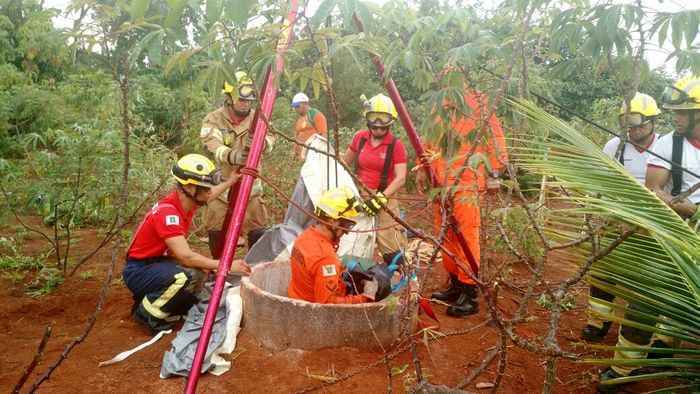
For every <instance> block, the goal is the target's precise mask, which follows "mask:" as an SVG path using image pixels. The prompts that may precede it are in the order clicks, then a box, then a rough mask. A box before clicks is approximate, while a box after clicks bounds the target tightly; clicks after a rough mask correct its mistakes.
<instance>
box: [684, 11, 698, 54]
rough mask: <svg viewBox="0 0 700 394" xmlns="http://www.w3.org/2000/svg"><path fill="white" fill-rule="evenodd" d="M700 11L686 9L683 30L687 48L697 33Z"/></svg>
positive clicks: (691, 44) (690, 45)
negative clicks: (686, 21) (685, 21)
mask: <svg viewBox="0 0 700 394" xmlns="http://www.w3.org/2000/svg"><path fill="white" fill-rule="evenodd" d="M699 15H700V11H688V25H687V26H686V31H685V42H686V44H687V45H688V48H691V47H692V46H693V42H694V41H695V37H697V35H698V25H699V24H700V17H699Z"/></svg>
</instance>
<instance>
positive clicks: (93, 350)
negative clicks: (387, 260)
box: [0, 227, 617, 394]
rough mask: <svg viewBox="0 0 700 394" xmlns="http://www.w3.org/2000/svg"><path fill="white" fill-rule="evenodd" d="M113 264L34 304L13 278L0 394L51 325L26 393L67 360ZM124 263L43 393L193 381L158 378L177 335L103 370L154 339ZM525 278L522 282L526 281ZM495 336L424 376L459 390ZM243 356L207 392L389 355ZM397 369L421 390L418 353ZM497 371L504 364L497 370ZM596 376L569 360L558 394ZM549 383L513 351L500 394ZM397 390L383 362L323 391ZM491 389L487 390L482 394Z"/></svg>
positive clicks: (555, 272)
mask: <svg viewBox="0 0 700 394" xmlns="http://www.w3.org/2000/svg"><path fill="white" fill-rule="evenodd" d="M10 231H12V230H11V229H10V228H8V227H5V228H3V229H0V232H1V233H5V234H7V233H9V232H10ZM80 235H81V237H82V238H81V240H80V244H79V245H78V246H77V247H76V255H77V256H79V255H81V254H82V253H84V252H85V251H87V250H89V249H90V246H91V245H95V244H96V243H97V237H96V235H95V234H94V232H93V231H82V232H81V233H80ZM27 247H28V248H29V249H30V250H29V253H31V250H32V249H33V250H34V251H35V252H36V251H37V250H41V249H39V248H44V246H43V245H42V244H41V241H39V240H30V241H27ZM109 261H110V248H105V250H103V251H102V252H101V253H100V254H99V255H98V256H97V257H96V258H94V259H93V260H92V261H91V262H90V263H89V264H87V265H86V267H85V269H86V270H87V269H89V270H91V271H93V272H94V273H95V275H94V276H93V278H91V279H81V278H80V277H79V275H75V276H74V277H73V278H70V279H68V280H67V281H66V282H65V283H64V284H63V285H61V287H60V288H59V289H58V290H57V291H55V292H54V293H52V294H50V295H47V296H44V297H43V298H39V299H33V298H30V297H28V296H26V295H24V293H23V291H22V290H21V288H18V286H21V285H17V284H13V283H11V282H10V281H9V280H8V279H4V278H3V279H0V285H1V286H0V297H2V299H3V303H2V304H1V305H0V316H2V317H3V318H2V319H0V365H2V367H3V368H1V369H0V391H2V392H9V391H11V390H12V388H13V387H14V385H15V384H16V382H17V380H18V379H19V377H20V375H21V374H22V371H23V370H24V368H25V367H26V366H27V365H28V363H29V362H30V360H31V359H32V357H33V356H34V353H35V351H36V348H37V345H38V343H39V340H40V338H41V336H42V334H43V331H44V328H45V327H46V326H47V325H49V324H50V325H52V327H53V335H52V337H51V339H50V341H49V343H48V346H47V347H46V352H45V354H44V357H43V359H42V361H41V363H40V365H39V366H38V367H37V368H36V370H35V372H34V373H33V375H32V376H31V377H30V379H29V382H28V383H27V385H25V387H24V390H25V391H26V389H27V388H28V387H29V385H30V384H31V383H32V382H33V381H34V380H35V379H36V378H37V377H38V376H39V375H40V374H41V373H43V372H44V371H45V370H46V368H47V367H48V365H50V364H51V363H53V362H54V360H56V359H57V357H59V355H60V353H61V352H62V351H63V349H64V347H65V346H66V344H67V343H69V342H70V341H72V340H73V339H74V338H75V337H77V336H79V335H80V334H81V333H82V332H83V330H84V327H85V324H86V321H87V320H88V318H89V317H90V316H91V315H92V313H93V311H94V309H95V305H96V302H97V297H98V294H99V291H100V285H101V282H102V280H103V279H102V278H104V275H105V273H106V268H107V267H108V265H109ZM122 267H123V262H121V259H120V261H119V262H118V264H117V268H116V272H115V279H114V280H113V281H112V283H111V284H110V289H109V294H108V298H107V302H106V305H105V307H104V310H103V311H102V312H101V313H100V315H99V318H98V319H97V322H96V324H95V326H94V328H93V330H92V332H91V333H90V335H89V336H88V337H87V339H86V340H85V342H84V343H82V344H80V345H78V346H77V347H76V348H75V349H74V350H73V352H72V353H71V354H70V355H69V357H68V359H66V360H65V361H64V362H63V364H62V365H61V366H60V367H59V368H58V369H57V370H56V371H55V372H54V374H53V375H52V376H51V378H50V379H49V380H48V381H46V382H45V383H44V384H43V385H42V386H41V387H40V390H39V391H40V392H46V393H54V392H56V393H58V392H61V393H62V392H91V393H94V392H103V393H104V392H132V393H141V392H149V393H173V392H181V391H182V390H183V388H184V383H185V380H184V379H180V378H174V379H167V380H162V379H160V378H159V377H158V374H159V370H160V363H161V359H162V356H163V352H164V351H166V350H167V349H168V348H169V346H170V340H171V339H172V338H174V334H171V335H170V336H166V337H165V338H164V339H162V340H161V341H160V342H158V343H157V344H155V345H154V346H151V347H150V348H148V349H146V350H145V351H142V352H140V353H137V354H136V355H134V356H132V357H131V358H129V359H127V360H126V361H124V362H122V363H120V364H116V365H113V366H108V367H104V368H99V367H98V366H97V365H98V363H99V362H100V361H104V360H108V359H110V358H112V357H113V356H114V355H115V354H117V353H119V352H121V351H124V350H126V349H129V348H132V347H133V346H136V345H137V344H140V343H142V342H144V341H146V340H147V339H148V338H149V336H148V334H147V333H146V332H145V331H144V330H143V329H142V328H141V327H140V326H138V325H137V324H136V323H135V322H134V321H132V320H131V318H130V316H129V309H130V307H131V296H130V293H129V291H128V290H127V289H126V288H125V287H124V285H123V284H122V283H121V279H120V272H121V269H122ZM572 270H573V267H568V266H557V267H553V268H551V269H549V270H548V271H547V274H546V280H547V281H549V282H556V281H558V280H561V279H562V278H566V277H568V276H570V275H571V273H572ZM434 272H435V277H434V278H432V279H431V280H430V281H429V283H428V286H427V288H426V289H425V293H426V294H429V292H430V291H431V290H434V289H436V288H438V287H440V283H442V282H443V281H444V279H445V273H444V271H443V270H442V268H437V269H435V270H434ZM525 273H526V269H525V268H524V267H515V269H514V272H513V274H512V276H511V277H512V278H515V279H513V282H514V283H513V284H514V285H516V286H523V285H524V280H525V279H524V278H527V277H529V275H525ZM518 278H523V279H521V280H519V279H518ZM585 295H586V291H585V288H584V287H583V285H581V287H579V288H578V289H577V296H576V300H577V307H576V308H575V309H574V310H572V311H569V312H566V313H565V314H564V315H563V317H562V329H561V330H560V336H559V340H560V343H561V344H562V345H563V347H564V348H566V349H568V350H578V351H581V349H580V348H579V349H574V348H573V346H572V343H573V342H576V341H577V338H578V333H579V332H580V330H581V328H582V326H583V325H584V323H585V311H584V308H583V305H584V304H585ZM517 298H518V297H517V294H516V293H515V292H514V290H510V289H508V288H503V289H502V290H501V292H500V296H499V303H500V305H501V306H502V308H503V309H504V310H511V311H512V310H513V309H514V307H515V302H514V300H515V299H517ZM434 308H435V310H436V312H437V314H438V317H439V318H440V322H441V325H440V328H439V330H440V331H443V332H451V331H455V330H459V329H463V328H468V327H470V326H473V325H476V324H478V323H480V322H482V321H483V320H484V319H485V318H486V316H487V313H486V310H485V307H484V306H483V305H482V310H481V312H480V313H479V314H478V315H474V316H471V317H470V318H469V319H464V320H459V319H453V318H450V317H447V316H446V315H445V314H444V307H443V306H439V305H435V306H434ZM529 310H530V313H531V317H532V321H530V322H529V323H527V324H526V325H524V326H522V327H521V328H519V329H518V332H519V333H520V334H521V335H523V336H526V337H534V336H535V335H541V334H542V333H544V332H545V329H546V326H547V322H546V320H545V319H544V316H545V311H544V310H543V309H542V308H540V307H539V306H537V305H536V304H534V303H533V304H532V305H531V306H530V309H529ZM616 331H617V330H616V329H614V330H611V332H610V334H609V335H608V338H607V340H606V343H607V344H613V343H614V336H615V335H614V333H615V332H616ZM495 333H496V330H495V329H494V328H492V327H488V326H484V327H482V328H480V329H478V330H475V331H472V332H470V333H468V334H466V335H460V336H449V337H446V338H442V339H440V340H438V341H435V342H432V343H431V344H430V351H429V352H428V350H427V349H426V347H425V346H423V345H421V346H420V348H419V355H420V358H421V360H422V366H423V370H424V374H425V375H426V376H427V377H428V380H429V381H430V382H431V383H434V384H444V385H455V384H457V383H458V382H459V381H460V380H461V379H463V377H464V376H466V374H467V373H468V372H469V371H470V370H471V369H472V368H475V367H477V366H478V365H479V364H480V362H481V360H482V358H483V357H484V355H485V354H486V353H487V351H488V350H489V349H490V348H492V347H493V346H494V345H495V342H496V335H495ZM236 352H237V353H239V355H238V356H237V358H236V359H235V360H234V362H233V368H232V369H231V371H229V372H227V373H226V374H224V375H222V376H219V377H215V376H209V375H205V376H203V377H202V379H201V381H200V385H199V389H200V392H214V391H225V392H242V393H266V394H267V393H270V392H275V393H276V392H280V393H283V392H296V391H300V390H303V389H307V388H310V387H314V386H319V385H320V384H321V383H322V382H321V381H319V380H317V379H314V378H311V377H309V376H307V371H308V372H310V373H311V374H316V375H328V374H330V371H331V370H334V371H335V372H336V373H337V374H339V375H342V374H344V373H346V372H349V371H351V370H353V369H355V368H356V367H359V366H363V365H366V364H369V363H371V362H374V361H375V360H377V359H378V358H380V357H381V354H380V353H372V352H360V351H357V350H354V349H326V350H320V351H313V352H306V351H296V350H287V351H283V352H278V353H272V352H269V351H267V350H265V349H263V348H261V347H260V346H259V345H258V344H257V343H256V342H255V340H254V339H253V338H252V337H251V335H250V333H249V332H247V331H246V330H245V328H244V329H243V331H242V333H241V334H240V336H239V341H238V346H237V349H236ZM390 364H391V366H392V367H398V368H400V369H403V367H404V366H405V365H407V364H408V368H406V369H405V372H403V373H401V374H398V375H396V376H393V377H392V378H391V387H392V389H393V391H394V392H404V391H405V388H404V387H405V386H406V385H408V386H410V384H411V383H412V377H413V376H414V375H413V372H412V371H413V367H412V364H411V358H410V352H405V353H403V354H401V355H399V356H398V357H396V358H395V359H393V360H390ZM494 364H495V363H494ZM494 371H495V365H492V366H491V368H489V370H487V371H486V372H485V373H484V374H482V375H481V376H480V377H478V378H477V379H476V380H475V382H474V383H472V385H471V387H467V388H466V389H467V390H472V391H480V390H477V389H476V388H475V386H474V384H476V383H478V382H491V381H492V380H493V379H494V377H495V372H494ZM596 373H597V369H596V368H595V367H591V366H589V365H585V364H579V363H572V362H568V361H561V362H559V364H558V370H557V385H556V387H555V392H557V393H564V392H594V389H593V387H594V384H592V383H591V382H592V379H593V377H594V376H595V375H596ZM543 378H544V364H543V359H542V358H541V357H537V356H533V355H532V354H530V353H527V352H526V351H524V350H522V349H519V348H517V347H515V346H511V347H509V351H508V368H507V370H506V374H505V376H504V379H503V383H502V386H501V388H500V390H499V392H504V393H511V392H518V393H532V392H540V391H541V389H542V382H543ZM388 384H389V380H388V378H387V370H386V368H385V367H384V365H383V364H380V365H379V366H378V367H375V368H371V369H368V370H367V371H365V372H363V373H362V374H360V375H358V376H355V377H353V378H351V379H349V380H347V381H343V382H340V383H338V384H335V385H331V386H328V387H324V388H322V389H320V390H318V391H321V392H343V393H345V392H349V393H375V392H376V393H380V392H386V391H387V387H388ZM481 391H483V390H481Z"/></svg>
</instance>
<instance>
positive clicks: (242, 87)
mask: <svg viewBox="0 0 700 394" xmlns="http://www.w3.org/2000/svg"><path fill="white" fill-rule="evenodd" d="M234 76H235V77H236V85H237V86H238V89H236V87H235V86H233V85H231V84H230V83H228V81H224V88H223V89H222V91H221V92H222V93H224V94H230V95H231V96H232V97H233V93H235V92H236V91H237V92H238V98H239V99H241V100H246V101H255V100H256V99H257V96H256V94H255V85H254V84H253V80H252V79H250V77H249V76H248V74H247V73H246V72H245V71H236V73H235V74H234Z"/></svg>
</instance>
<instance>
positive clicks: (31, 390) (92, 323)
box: [29, 242, 121, 393]
mask: <svg viewBox="0 0 700 394" xmlns="http://www.w3.org/2000/svg"><path fill="white" fill-rule="evenodd" d="M120 244H121V243H120V242H117V243H116V244H115V245H114V248H113V249H112V261H111V263H110V265H109V268H108V270H107V275H106V276H105V280H104V282H103V283H102V290H101V291H100V298H99V300H98V301H97V306H96V307H95V312H93V313H92V315H91V316H90V318H89V319H88V321H87V324H86V325H85V329H84V330H83V333H82V334H81V335H80V337H78V338H76V339H74V340H73V341H72V342H70V343H69V344H68V345H67V346H66V347H65V349H63V352H62V353H61V355H60V356H59V357H58V359H57V360H56V361H55V362H54V363H53V364H51V366H49V368H48V369H47V370H46V372H44V373H43V374H42V375H41V376H40V377H39V378H38V379H37V380H36V381H35V382H34V384H32V386H31V387H30V388H29V393H34V392H35V391H36V390H37V389H38V388H39V386H41V384H42V383H44V382H45V381H46V380H48V379H49V378H50V377H51V374H52V373H53V372H54V371H55V370H56V368H58V367H59V366H60V365H61V363H62V362H63V360H65V359H66V358H68V355H69V354H70V352H71V351H72V350H73V348H75V347H76V346H78V345H79V344H81V343H82V342H83V341H84V340H85V338H87V336H88V335H89V334H90V331H92V328H93V327H94V326H95V322H96V321H97V317H98V316H99V314H100V312H101V311H102V308H103V307H104V303H105V301H106V300H107V293H108V292H109V285H110V283H111V282H112V276H113V273H114V266H115V264H116V261H117V254H118V253H117V251H118V249H119V246H120Z"/></svg>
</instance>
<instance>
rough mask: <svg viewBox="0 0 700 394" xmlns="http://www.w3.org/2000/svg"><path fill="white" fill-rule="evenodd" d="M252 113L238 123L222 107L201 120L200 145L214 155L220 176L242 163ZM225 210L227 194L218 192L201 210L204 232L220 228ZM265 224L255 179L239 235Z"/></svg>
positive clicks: (258, 185) (259, 192)
mask: <svg viewBox="0 0 700 394" xmlns="http://www.w3.org/2000/svg"><path fill="white" fill-rule="evenodd" d="M254 115H255V111H254V110H251V111H250V114H248V116H247V117H246V118H245V119H243V120H242V121H241V122H240V123H239V124H237V125H236V124H234V123H233V122H232V120H231V118H230V116H229V114H228V112H227V110H226V107H223V106H222V107H221V108H219V109H217V110H216V111H213V112H210V113H209V114H207V116H206V117H205V118H204V120H203V121H202V130H201V133H200V138H201V139H202V142H203V143H204V146H205V147H206V148H207V150H208V151H209V152H211V153H212V154H213V155H214V160H215V161H216V164H217V166H218V167H219V168H221V172H222V175H223V176H224V177H229V176H231V174H235V173H237V172H238V169H239V168H241V167H243V166H244V165H245V160H243V158H242V156H241V154H242V153H243V149H244V147H245V144H246V143H247V140H248V138H249V137H248V131H249V129H250V127H251V122H252V120H253V117H254ZM266 142H267V147H268V148H270V147H271V146H272V142H273V140H272V139H271V138H269V137H266ZM227 209H228V193H227V192H225V193H222V194H221V195H220V196H219V197H218V198H217V199H216V200H214V201H212V202H210V203H209V204H207V209H206V212H205V213H204V226H205V228H206V230H207V231H221V230H223V229H222V227H223V224H224V219H225V217H226V211H227ZM267 223H268V215H267V210H266V209H265V205H264V203H263V200H262V183H261V182H260V180H259V179H256V180H255V182H254V183H253V189H252V191H251V193H250V201H249V202H248V208H247V210H246V214H245V219H244V220H243V227H242V228H241V234H242V235H246V234H248V232H249V231H250V230H254V229H259V228H264V227H266V226H267Z"/></svg>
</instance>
